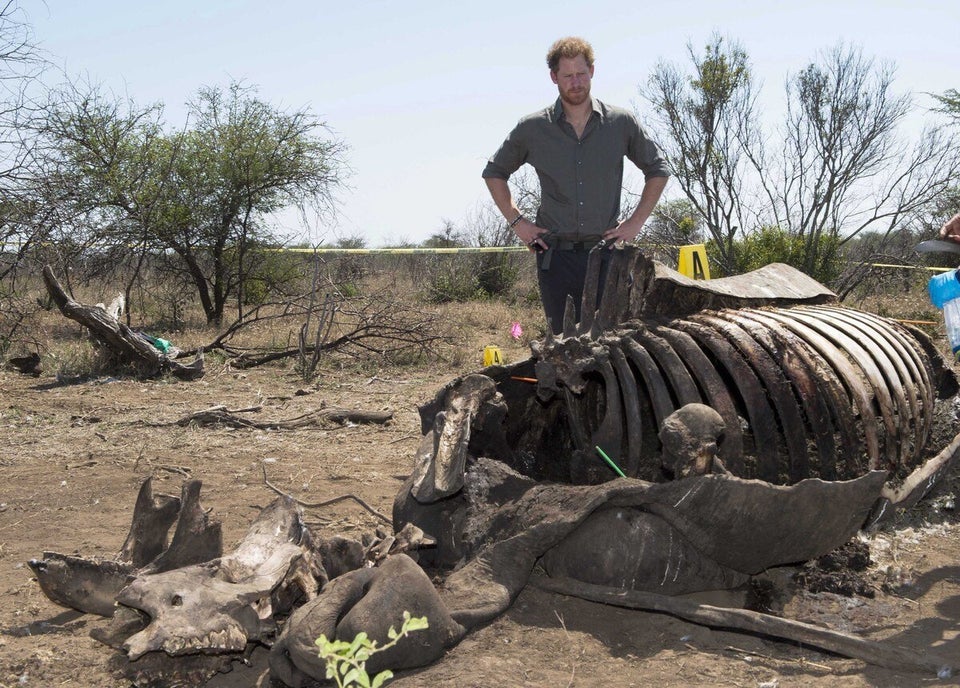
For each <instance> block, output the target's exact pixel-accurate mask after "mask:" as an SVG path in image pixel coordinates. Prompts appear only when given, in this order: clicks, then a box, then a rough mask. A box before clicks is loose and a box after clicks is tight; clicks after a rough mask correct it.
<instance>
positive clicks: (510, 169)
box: [482, 122, 529, 179]
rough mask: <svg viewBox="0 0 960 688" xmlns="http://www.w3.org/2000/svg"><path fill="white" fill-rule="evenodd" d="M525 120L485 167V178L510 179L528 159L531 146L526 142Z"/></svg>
mask: <svg viewBox="0 0 960 688" xmlns="http://www.w3.org/2000/svg"><path fill="white" fill-rule="evenodd" d="M522 127H523V122H521V123H519V124H517V126H516V127H514V129H513V131H511V132H510V135H509V136H507V138H506V140H505V141H504V142H503V143H502V144H501V145H500V148H498V149H497V152H496V153H494V154H493V157H492V158H490V159H489V160H488V161H487V166H486V167H484V168H483V175H482V176H483V178H484V179H509V178H510V175H511V174H513V173H514V172H516V171H517V170H519V169H520V167H521V166H522V165H523V164H524V163H525V162H526V161H527V155H528V151H529V147H528V146H527V144H526V143H525V140H524V136H523V132H522Z"/></svg>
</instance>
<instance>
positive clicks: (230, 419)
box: [165, 405, 393, 430]
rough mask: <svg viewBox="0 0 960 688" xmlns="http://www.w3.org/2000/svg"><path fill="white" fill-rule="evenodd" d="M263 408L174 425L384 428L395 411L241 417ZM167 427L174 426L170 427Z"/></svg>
mask: <svg viewBox="0 0 960 688" xmlns="http://www.w3.org/2000/svg"><path fill="white" fill-rule="evenodd" d="M259 410H260V408H259V407H255V408H252V409H242V410H237V411H230V410H229V409H228V408H227V407H226V406H220V405H218V406H211V407H210V408H208V409H203V410H202V411H194V412H193V413H189V414H187V415H186V416H184V417H182V418H180V419H178V420H176V421H174V422H173V423H172V424H173V425H179V426H181V427H186V426H188V425H221V426H225V427H228V428H253V429H256V430H295V429H297V428H304V427H309V426H311V425H323V424H325V423H336V424H337V425H346V424H347V423H378V424H381V425H382V424H383V423H386V422H387V421H389V420H390V419H391V418H393V412H392V411H362V410H360V409H347V408H339V407H330V408H319V409H316V410H313V411H308V412H307V413H304V414H301V415H299V416H296V417H294V418H288V419H287V420H264V421H255V420H251V419H250V418H244V417H243V416H241V415H239V414H240V413H241V412H242V411H259ZM165 425H170V423H166V424H165Z"/></svg>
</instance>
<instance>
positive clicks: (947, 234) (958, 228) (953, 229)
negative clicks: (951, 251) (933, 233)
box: [940, 213, 960, 242]
mask: <svg viewBox="0 0 960 688" xmlns="http://www.w3.org/2000/svg"><path fill="white" fill-rule="evenodd" d="M940 238H941V239H949V240H951V241H957V242H960V213H957V214H956V215H954V216H953V217H951V218H950V219H949V220H947V221H946V222H944V223H943V227H941V228H940Z"/></svg>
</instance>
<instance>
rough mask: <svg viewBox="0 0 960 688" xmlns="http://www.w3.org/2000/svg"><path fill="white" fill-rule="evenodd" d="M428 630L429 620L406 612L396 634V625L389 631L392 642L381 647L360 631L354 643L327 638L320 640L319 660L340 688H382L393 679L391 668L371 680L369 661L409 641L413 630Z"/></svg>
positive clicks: (321, 637) (388, 635)
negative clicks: (380, 653) (407, 639)
mask: <svg viewBox="0 0 960 688" xmlns="http://www.w3.org/2000/svg"><path fill="white" fill-rule="evenodd" d="M428 627H429V623H428V621H427V617H425V616H410V612H407V611H405V612H403V625H402V626H401V627H400V630H399V631H397V630H396V628H394V627H393V626H391V627H390V630H389V631H388V632H387V637H388V638H389V641H388V642H387V644H386V645H383V646H382V647H378V646H377V641H375V640H370V639H369V638H368V637H367V634H366V633H364V632H363V631H361V632H360V633H358V634H357V635H356V637H355V638H354V639H353V640H351V641H349V642H348V641H346V640H328V639H327V637H326V636H325V635H321V636H320V637H319V638H318V639H317V642H316V644H317V646H318V647H319V648H320V654H319V656H320V659H322V660H324V661H325V662H326V663H327V678H328V679H330V678H332V679H333V680H334V681H336V683H337V686H339V688H346V687H347V686H360V688H379V687H380V686H382V685H383V684H384V682H386V681H387V680H389V679H391V678H393V672H392V671H390V670H389V669H386V670H384V671H381V672H380V673H379V674H377V675H376V676H374V677H373V678H372V679H371V678H370V676H369V675H368V674H367V669H366V665H367V660H369V659H370V657H372V656H373V655H375V654H376V653H378V652H383V651H384V650H386V649H389V648H391V647H393V646H394V645H396V644H397V643H398V642H400V639H401V638H406V637H407V636H408V635H409V634H410V633H412V632H414V631H422V630H424V629H425V628H428Z"/></svg>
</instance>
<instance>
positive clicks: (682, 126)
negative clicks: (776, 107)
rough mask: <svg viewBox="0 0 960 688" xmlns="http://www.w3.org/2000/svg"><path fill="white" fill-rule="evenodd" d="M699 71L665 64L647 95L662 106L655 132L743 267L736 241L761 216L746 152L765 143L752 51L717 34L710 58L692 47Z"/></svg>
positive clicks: (719, 243) (723, 258) (726, 253)
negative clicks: (751, 194) (750, 193)
mask: <svg viewBox="0 0 960 688" xmlns="http://www.w3.org/2000/svg"><path fill="white" fill-rule="evenodd" d="M687 48H688V51H689V55H690V60H691V63H692V68H693V71H692V73H689V72H686V71H683V70H681V69H680V68H679V67H677V66H676V65H673V64H670V63H666V62H660V63H659V64H658V65H657V66H656V68H655V69H654V72H653V74H652V75H651V77H650V79H649V81H648V84H647V86H646V87H641V89H640V93H641V95H642V96H643V97H644V98H645V99H646V100H647V101H649V102H650V104H651V105H652V106H653V108H654V121H655V128H658V129H659V130H660V132H661V134H663V135H662V136H661V137H660V143H661V145H663V147H664V149H665V153H666V154H667V158H668V159H669V160H670V164H671V167H672V172H673V174H674V178H675V180H676V182H677V183H678V184H679V185H680V188H681V189H682V190H683V193H684V195H685V196H686V198H687V199H688V200H689V201H690V203H692V204H693V206H694V208H695V209H696V212H697V213H698V214H699V215H700V217H701V218H702V219H703V225H704V227H705V229H706V230H707V231H708V232H709V233H710V235H711V236H712V238H713V240H714V242H715V243H716V249H717V256H718V260H719V262H720V264H721V267H723V268H725V269H727V270H729V269H730V268H732V267H733V265H734V264H735V256H734V251H735V246H736V245H735V241H734V240H735V237H736V235H737V232H738V230H739V229H740V228H743V227H745V226H746V225H747V222H748V218H747V214H748V213H749V212H750V211H755V210H756V208H751V207H749V206H748V205H747V203H746V202H745V198H744V194H745V193H746V183H745V177H746V175H747V173H748V171H749V169H750V160H749V156H748V155H746V149H748V148H749V147H750V146H752V145H754V144H755V143H756V142H757V141H758V133H757V129H756V124H755V120H756V114H755V102H756V94H755V90H754V81H753V77H752V74H751V72H750V64H749V60H748V58H747V53H746V52H745V51H744V50H743V48H741V47H740V45H739V44H737V43H736V42H733V41H730V40H728V39H725V38H722V37H721V36H719V35H716V34H715V35H714V36H713V37H711V39H710V41H709V42H708V43H707V45H706V46H705V48H704V50H703V53H702V54H698V53H697V52H696V51H695V50H694V48H693V46H692V45H688V46H687Z"/></svg>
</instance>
